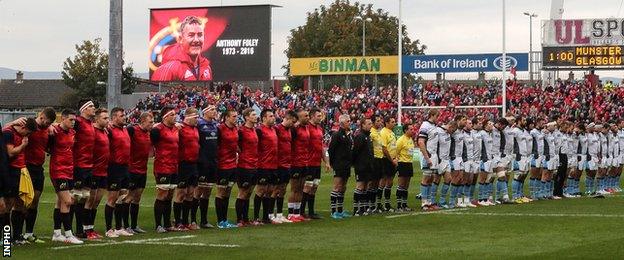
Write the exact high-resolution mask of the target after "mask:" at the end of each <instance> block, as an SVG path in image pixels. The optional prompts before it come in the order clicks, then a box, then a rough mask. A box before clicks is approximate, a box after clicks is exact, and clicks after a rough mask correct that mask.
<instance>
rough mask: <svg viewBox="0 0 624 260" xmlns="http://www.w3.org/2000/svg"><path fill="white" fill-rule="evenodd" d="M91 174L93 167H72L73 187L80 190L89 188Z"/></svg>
mask: <svg viewBox="0 0 624 260" xmlns="http://www.w3.org/2000/svg"><path fill="white" fill-rule="evenodd" d="M91 176H93V169H86V168H78V167H74V180H73V185H74V189H77V190H80V189H84V188H89V185H91Z"/></svg>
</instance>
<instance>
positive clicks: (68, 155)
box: [48, 109, 93, 244]
mask: <svg viewBox="0 0 624 260" xmlns="http://www.w3.org/2000/svg"><path fill="white" fill-rule="evenodd" d="M75 123H76V112H75V111H73V110H70V109H65V110H63V111H62V112H61V123H60V124H59V125H56V126H54V130H55V134H54V135H51V136H50V137H49V142H48V145H49V148H48V149H49V153H50V180H51V181H52V185H53V186H54V191H55V192H56V205H55V208H54V235H53V236H52V241H55V242H65V243H71V244H82V243H84V242H83V241H82V240H80V239H78V238H76V237H75V236H74V235H73V233H72V230H71V228H72V221H71V215H70V208H71V205H72V204H73V197H72V195H71V193H70V190H71V189H72V182H73V179H74V163H73V162H74V155H73V151H72V149H73V148H74V137H75V135H76V132H75V131H74V129H73V128H74V125H75ZM90 153H91V154H93V152H92V151H91V152H90ZM61 223H62V225H63V229H65V233H64V234H63V233H61Z"/></svg>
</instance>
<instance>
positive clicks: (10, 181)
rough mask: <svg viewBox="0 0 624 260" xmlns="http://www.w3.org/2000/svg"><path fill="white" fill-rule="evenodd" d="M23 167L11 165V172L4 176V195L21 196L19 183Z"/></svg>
mask: <svg viewBox="0 0 624 260" xmlns="http://www.w3.org/2000/svg"><path fill="white" fill-rule="evenodd" d="M21 175H22V169H19V168H13V167H9V172H8V174H6V175H5V176H4V178H3V181H2V182H3V184H4V192H3V193H4V197H5V198H17V197H18V196H19V183H20V176H21Z"/></svg>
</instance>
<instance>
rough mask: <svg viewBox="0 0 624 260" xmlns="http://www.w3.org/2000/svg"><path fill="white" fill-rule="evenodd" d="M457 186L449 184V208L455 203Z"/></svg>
mask: <svg viewBox="0 0 624 260" xmlns="http://www.w3.org/2000/svg"><path fill="white" fill-rule="evenodd" d="M458 191H459V186H457V184H451V195H449V206H452V207H454V206H455V204H456V202H457V193H458Z"/></svg>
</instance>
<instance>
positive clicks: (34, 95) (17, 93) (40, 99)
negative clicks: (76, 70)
mask: <svg viewBox="0 0 624 260" xmlns="http://www.w3.org/2000/svg"><path fill="white" fill-rule="evenodd" d="M71 92H72V89H71V88H69V87H67V86H66V85H65V83H64V82H63V80H61V79H43V80H35V79H24V80H21V82H20V83H17V82H16V80H15V79H2V80H0V109H33V108H41V107H48V106H51V107H60V106H61V100H62V98H63V96H65V95H66V94H67V93H71Z"/></svg>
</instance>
